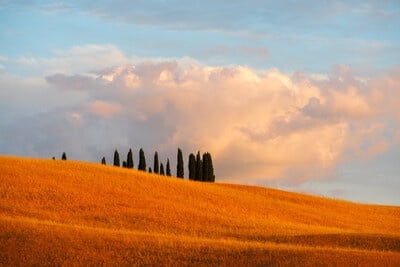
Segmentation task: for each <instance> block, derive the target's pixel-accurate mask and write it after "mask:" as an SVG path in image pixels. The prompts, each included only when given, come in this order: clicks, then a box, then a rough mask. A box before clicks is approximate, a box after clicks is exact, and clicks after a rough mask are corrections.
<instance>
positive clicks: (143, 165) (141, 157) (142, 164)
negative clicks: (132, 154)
mask: <svg viewBox="0 0 400 267" xmlns="http://www.w3.org/2000/svg"><path fill="white" fill-rule="evenodd" d="M138 170H141V171H146V158H145V156H144V151H143V149H142V148H141V149H140V151H139V166H138Z"/></svg>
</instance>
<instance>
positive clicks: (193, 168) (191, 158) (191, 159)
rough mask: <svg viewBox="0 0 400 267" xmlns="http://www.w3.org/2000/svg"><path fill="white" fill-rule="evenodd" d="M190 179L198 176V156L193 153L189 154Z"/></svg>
mask: <svg viewBox="0 0 400 267" xmlns="http://www.w3.org/2000/svg"><path fill="white" fill-rule="evenodd" d="M188 167H189V180H195V178H196V157H195V156H194V154H193V153H190V155H189V165H188Z"/></svg>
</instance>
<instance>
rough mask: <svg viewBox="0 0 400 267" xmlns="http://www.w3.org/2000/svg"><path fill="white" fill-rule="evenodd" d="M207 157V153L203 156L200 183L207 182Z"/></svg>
mask: <svg viewBox="0 0 400 267" xmlns="http://www.w3.org/2000/svg"><path fill="white" fill-rule="evenodd" d="M208 174H209V173H208V157H207V153H204V154H203V179H202V181H204V182H207V181H208Z"/></svg>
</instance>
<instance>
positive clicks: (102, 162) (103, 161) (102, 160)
mask: <svg viewBox="0 0 400 267" xmlns="http://www.w3.org/2000/svg"><path fill="white" fill-rule="evenodd" d="M101 164H103V165H106V158H105V157H103V158H102V159H101Z"/></svg>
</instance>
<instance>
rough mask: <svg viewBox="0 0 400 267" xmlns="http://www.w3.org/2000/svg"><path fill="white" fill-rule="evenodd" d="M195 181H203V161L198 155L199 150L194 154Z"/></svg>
mask: <svg viewBox="0 0 400 267" xmlns="http://www.w3.org/2000/svg"><path fill="white" fill-rule="evenodd" d="M195 180H196V181H203V162H202V160H201V157H200V151H198V152H197V156H196V176H195Z"/></svg>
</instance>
